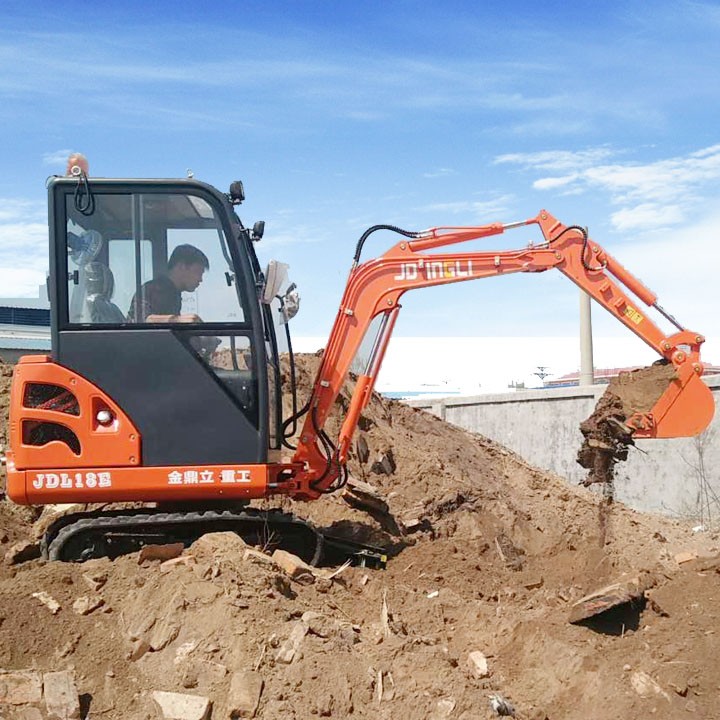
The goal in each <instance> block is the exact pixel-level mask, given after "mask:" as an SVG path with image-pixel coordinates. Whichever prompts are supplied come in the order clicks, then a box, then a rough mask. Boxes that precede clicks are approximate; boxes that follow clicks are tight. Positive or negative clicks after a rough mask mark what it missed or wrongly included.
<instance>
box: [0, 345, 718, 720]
mask: <svg viewBox="0 0 720 720" xmlns="http://www.w3.org/2000/svg"><path fill="white" fill-rule="evenodd" d="M298 365H299V375H300V378H301V381H300V388H301V403H302V399H304V397H306V395H307V392H308V390H309V388H310V386H311V381H312V378H313V375H314V372H315V368H316V366H317V358H315V357H312V356H303V357H300V358H298ZM348 397H349V394H348V392H345V393H344V394H343V396H342V397H341V398H340V399H339V401H338V408H337V409H338V413H337V415H338V417H340V416H341V414H342V408H343V406H344V405H346V403H347V402H348ZM338 422H339V420H338V419H337V418H336V419H333V421H332V422H331V423H330V425H331V427H330V428H329V430H330V434H331V436H332V431H333V430H335V429H336V427H337V423H338ZM361 428H362V431H361V433H360V438H358V444H357V445H356V451H355V452H354V454H353V457H352V459H351V462H350V470H351V473H352V475H353V477H354V478H356V479H358V480H360V481H364V482H365V483H368V484H370V485H371V486H372V488H373V489H374V491H375V492H376V493H377V495H379V496H380V498H381V499H382V503H384V505H385V506H387V508H388V511H387V512H383V511H382V508H380V509H378V508H376V509H374V510H372V511H371V512H365V511H363V510H362V509H359V508H358V507H356V506H355V505H356V504H357V503H354V504H352V505H351V504H350V503H349V502H348V501H349V500H352V498H350V497H349V496H348V497H347V498H346V499H344V498H343V497H342V496H331V497H328V498H326V499H322V500H319V501H317V502H314V503H307V504H301V503H289V504H290V505H292V509H293V511H294V512H296V513H297V514H298V515H300V516H302V517H307V518H310V519H312V520H313V521H314V522H316V523H317V524H318V525H321V526H323V527H330V528H333V530H334V531H336V532H339V533H346V534H348V535H350V536H353V537H356V538H359V539H364V540H369V541H374V542H384V543H386V544H388V545H389V546H390V547H391V548H392V552H391V557H390V559H389V561H388V566H387V569H386V570H384V571H373V570H367V569H364V568H355V567H351V568H344V569H339V571H338V572H337V574H334V575H333V571H332V570H331V569H322V570H321V571H315V572H314V573H313V572H308V571H307V570H303V569H302V568H301V569H300V571H298V572H296V571H297V570H298V569H297V568H294V569H293V568H292V567H289V566H288V564H287V562H285V561H283V559H282V558H276V559H275V560H273V559H271V558H269V557H268V556H267V555H265V554H264V553H262V548H259V549H258V548H255V549H248V548H246V547H244V546H243V544H242V542H241V541H239V540H238V539H237V538H235V537H234V536H232V535H227V534H222V535H213V536H206V537H205V538H203V539H201V540H200V541H198V542H197V543H195V544H194V545H193V546H192V547H191V548H189V549H186V550H185V551H184V552H183V553H182V554H181V555H180V556H179V557H177V558H175V559H170V560H166V561H164V562H163V561H160V560H152V559H147V560H142V561H140V560H141V559H140V557H139V556H138V555H137V554H135V555H130V556H126V557H123V558H119V559H118V560H115V561H114V562H111V561H108V560H93V561H91V562H89V563H85V564H83V565H67V564H61V563H53V564H48V563H43V562H41V561H37V560H35V561H30V562H25V563H22V564H19V565H9V564H7V563H5V564H2V565H0V668H2V669H3V670H4V671H5V673H4V674H3V673H0V716H4V717H8V718H10V717H34V718H37V717H48V715H47V711H46V707H45V702H46V700H47V697H45V699H42V698H41V697H40V696H38V695H37V693H36V695H34V696H32V698H33V699H32V701H28V697H27V696H25V697H23V696H22V693H20V694H18V693H19V692H20V691H19V690H18V687H19V683H20V682H21V680H23V678H24V682H26V684H28V683H30V684H31V683H32V682H33V681H35V682H42V681H45V683H46V684H45V695H47V693H48V687H49V685H48V681H49V679H50V677H49V675H48V673H52V672H54V671H70V673H69V674H70V675H71V676H72V677H74V681H75V683H76V688H77V693H78V694H79V696H80V706H81V712H82V713H83V715H84V716H87V717H93V718H106V719H107V720H120V718H122V719H123V720H125V719H126V718H132V719H136V718H137V719H142V718H154V717H162V715H161V714H159V711H158V710H157V708H156V705H157V703H163V702H167V701H168V700H167V697H166V696H164V695H162V696H158V695H155V696H154V695H153V693H156V692H158V691H161V692H167V693H180V694H183V695H190V696H195V697H196V698H200V699H201V700H199V701H198V702H202V699H203V698H204V699H206V700H208V701H210V702H211V703H212V710H211V711H210V712H211V715H210V717H212V718H213V719H214V720H217V719H218V718H229V717H230V716H231V713H232V712H233V711H235V717H252V716H253V713H254V714H255V717H260V718H272V719H275V718H277V719H280V718H283V720H285V719H288V718H289V719H292V718H298V719H299V718H307V717H333V718H347V717H357V718H398V717H403V718H405V717H407V718H431V719H433V720H442V719H452V720H454V719H456V718H457V719H458V720H475V719H476V718H492V717H497V716H498V711H501V712H509V710H507V707H508V705H511V706H513V709H514V713H515V717H518V718H525V719H533V720H543V719H547V720H564V719H568V720H569V719H570V718H573V719H576V718H595V719H596V720H610V719H611V718H612V720H616V718H618V717H626V718H641V717H646V716H650V715H652V716H653V717H656V718H660V719H668V720H669V719H670V718H673V720H674V719H675V718H677V717H678V716H679V715H681V714H684V713H686V712H689V713H693V714H695V715H696V716H697V717H702V718H712V717H717V711H716V708H715V698H716V697H717V690H718V687H720V668H719V667H718V666H717V664H716V663H715V662H714V661H713V658H714V657H715V656H716V654H717V652H718V650H720V641H719V638H720V611H718V610H717V607H716V605H717V597H718V594H719V593H720V574H719V573H718V567H720V564H717V563H716V562H715V561H713V560H712V559H692V558H694V557H697V556H701V558H702V557H707V558H709V557H710V556H711V555H713V554H716V553H717V552H718V548H717V547H716V545H717V540H718V538H717V536H715V535H709V534H702V535H700V534H693V533H692V532H691V531H690V530H689V529H687V528H685V527H683V526H682V525H680V524H679V523H676V522H674V521H671V520H668V519H662V518H655V517H651V516H647V515H643V514H639V513H635V512H632V511H630V510H628V509H627V508H624V507H623V506H615V508H614V510H613V513H612V515H611V517H610V518H609V523H610V524H609V525H606V526H605V527H601V523H600V506H601V503H600V499H599V498H598V496H597V495H595V494H593V493H592V492H591V491H589V490H587V489H583V488H572V487H569V486H568V485H567V484H566V483H565V482H564V481H563V480H562V479H561V478H558V477H554V476H552V475H548V474H546V473H543V472H540V471H538V470H536V469H534V468H532V467H530V466H528V465H527V464H526V463H525V462H523V461H522V460H521V459H520V458H519V457H517V456H516V455H514V454H513V453H512V452H510V451H508V450H507V449H505V448H503V447H501V446H499V445H497V444H496V443H493V442H492V441H490V440H487V439H486V438H483V437H480V436H477V435H473V434H470V433H467V432H465V431H463V430H460V429H458V428H455V427H452V426H450V425H447V424H446V423H444V422H442V421H441V420H439V419H437V418H435V417H433V416H431V415H429V414H426V413H424V412H423V411H420V410H416V409H413V408H409V407H407V406H405V405H402V404H401V403H398V402H395V401H391V400H386V399H384V398H381V397H380V396H377V395H375V396H374V397H373V398H372V401H371V403H370V405H369V406H368V408H367V409H366V410H365V412H364V414H363V418H362V423H361ZM0 523H2V526H3V528H4V527H5V525H6V524H7V525H8V526H9V527H13V528H16V529H14V530H12V531H9V530H4V532H5V533H6V537H5V543H4V545H3V547H4V548H8V546H9V545H10V544H11V542H13V541H15V540H17V539H19V538H20V537H21V536H22V535H23V533H24V536H25V537H28V538H29V537H32V535H33V532H34V527H33V526H32V525H31V524H29V523H26V524H25V525H24V526H21V525H19V524H18V522H17V515H16V511H15V510H14V509H13V507H12V506H11V505H10V504H9V503H7V502H3V503H2V504H1V505H0ZM13 523H15V524H13ZM679 553H686V555H680V554H679ZM643 571H649V572H651V573H652V574H653V576H654V577H655V578H656V581H655V584H654V587H652V588H651V589H650V590H648V591H647V593H646V595H647V599H646V598H644V597H643V598H640V599H639V600H638V601H637V602H636V603H634V604H626V605H624V606H622V607H619V608H617V609H616V610H615V611H613V612H612V613H607V614H605V615H603V616H599V619H597V620H596V621H593V622H588V623H585V624H580V625H577V624H570V623H569V622H568V619H569V616H570V612H571V607H572V605H573V603H574V602H575V601H576V600H578V599H580V598H582V597H583V596H585V595H587V594H588V593H590V592H592V591H594V590H597V589H598V588H600V587H601V586H603V585H607V584H609V583H611V582H615V581H620V580H623V579H624V578H625V579H631V578H634V577H637V576H639V575H640V574H641V573H643ZM51 600H52V601H54V602H55V603H56V604H53V603H52V602H51ZM19 671H29V672H28V673H26V674H25V675H23V676H22V677H20V676H19V675H18V673H19ZM33 673H34V675H33ZM43 673H45V675H43ZM19 677H20V679H18V678H19ZM28 678H29V679H28ZM38 678H39V680H38ZM13 683H14V684H13ZM23 687H25V686H23ZM28 687H29V685H28ZM26 689H27V688H26ZM27 692H28V693H30V690H28V691H27ZM8 697H10V700H12V698H13V697H14V698H15V700H18V699H21V700H23V701H24V702H19V703H16V704H11V703H10V704H9V701H8ZM153 697H154V698H155V699H153ZM503 703H506V704H505V708H506V709H505V710H503ZM493 706H494V707H496V708H497V710H494V709H493ZM30 708H33V709H36V710H37V713H39V714H35V715H29V714H27V713H28V712H30ZM21 712H22V713H25V714H20V713H21ZM199 712H202V710H201V711H199ZM13 713H15V714H13ZM188 717H190V716H189V715H188ZM195 717H202V715H200V714H196V715H195ZM205 717H208V715H207V714H206V715H205Z"/></svg>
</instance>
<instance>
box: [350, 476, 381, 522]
mask: <svg viewBox="0 0 720 720" xmlns="http://www.w3.org/2000/svg"><path fill="white" fill-rule="evenodd" d="M341 497H342V499H343V500H344V501H345V502H346V503H347V504H348V505H350V506H352V507H356V508H360V509H362V510H372V511H375V512H379V513H382V514H383V515H386V514H387V513H388V512H390V508H389V506H388V504H387V503H386V502H385V500H384V499H383V498H382V496H381V495H380V492H379V491H378V489H377V488H376V487H374V486H373V485H370V483H366V482H363V481H362V480H358V479H357V478H354V477H352V475H351V476H350V477H349V478H348V481H347V485H346V486H345V488H344V490H343V493H342V496H341Z"/></svg>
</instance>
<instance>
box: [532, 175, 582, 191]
mask: <svg viewBox="0 0 720 720" xmlns="http://www.w3.org/2000/svg"><path fill="white" fill-rule="evenodd" d="M577 178H578V174H577V173H573V174H572V175H565V176H563V177H554V178H541V179H540V180H536V181H535V182H534V183H533V187H534V188H535V189H536V190H554V189H556V188H561V187H564V186H567V185H569V184H570V183H572V182H573V181H575V180H577Z"/></svg>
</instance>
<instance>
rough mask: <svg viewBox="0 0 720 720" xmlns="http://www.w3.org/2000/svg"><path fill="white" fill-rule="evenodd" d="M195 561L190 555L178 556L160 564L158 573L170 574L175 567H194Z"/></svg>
mask: <svg viewBox="0 0 720 720" xmlns="http://www.w3.org/2000/svg"><path fill="white" fill-rule="evenodd" d="M196 562H197V561H196V560H195V558H194V557H193V556H192V555H180V557H176V558H171V559H170V560H165V561H164V562H161V563H160V572H161V573H167V572H172V571H173V570H174V569H175V568H177V567H189V566H190V565H195V563H196Z"/></svg>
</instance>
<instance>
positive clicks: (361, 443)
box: [355, 435, 370, 465]
mask: <svg viewBox="0 0 720 720" xmlns="http://www.w3.org/2000/svg"><path fill="white" fill-rule="evenodd" d="M355 451H356V452H357V456H358V460H359V461H360V462H361V463H362V464H363V465H364V464H365V463H366V462H367V461H368V460H369V459H370V448H369V447H368V444H367V440H366V439H365V436H364V435H359V436H358V439H357V440H356V442H355Z"/></svg>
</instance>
